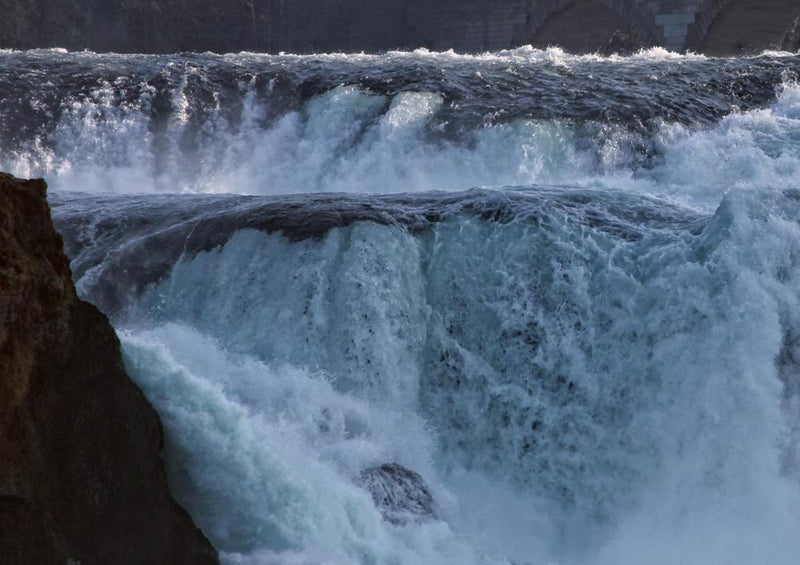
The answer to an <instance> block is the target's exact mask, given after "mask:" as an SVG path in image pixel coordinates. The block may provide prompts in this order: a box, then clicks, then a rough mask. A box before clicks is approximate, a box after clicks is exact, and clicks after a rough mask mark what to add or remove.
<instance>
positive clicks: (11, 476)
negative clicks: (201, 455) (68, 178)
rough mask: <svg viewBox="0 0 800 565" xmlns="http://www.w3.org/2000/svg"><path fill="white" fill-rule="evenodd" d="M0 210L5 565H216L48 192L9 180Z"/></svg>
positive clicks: (1, 540) (3, 179) (0, 191)
mask: <svg viewBox="0 0 800 565" xmlns="http://www.w3.org/2000/svg"><path fill="white" fill-rule="evenodd" d="M0 203H2V206H0V563H3V565H23V564H24V565H50V564H53V565H56V564H59V565H66V564H67V563H69V564H71V565H75V564H83V565H159V564H164V565H181V564H187V565H188V564H192V565H206V564H208V565H211V564H215V563H217V562H218V559H217V555H216V552H215V550H214V549H213V548H212V547H211V545H210V543H209V542H208V541H207V540H206V538H205V537H204V536H203V534H202V532H200V530H198V529H197V528H196V527H195V525H194V524H193V523H192V521H191V518H190V517H189V516H188V514H186V512H185V511H184V510H183V509H182V508H181V507H180V506H179V505H178V504H177V503H176V502H174V501H173V500H172V498H171V496H170V493H169V489H168V486H167V481H166V475H165V473H164V469H163V464H162V461H161V459H160V452H161V448H162V444H163V434H162V429H161V424H160V421H159V419H158V416H157V415H156V413H155V411H154V410H153V409H152V407H151V406H150V405H149V404H148V402H147V400H146V399H145V398H144V396H143V395H142V393H141V392H140V391H139V389H138V388H137V387H136V386H135V385H134V384H133V383H132V382H131V381H130V380H129V379H128V377H127V376H126V374H125V372H124V370H123V367H122V361H121V357H120V351H119V342H118V340H117V337H116V334H115V333H114V330H113V329H112V327H111V325H110V324H109V322H108V320H107V318H106V317H105V316H104V315H103V314H102V313H101V312H100V311H98V310H97V309H96V308H95V307H93V306H91V305H90V304H87V303H85V302H82V301H81V300H79V299H78V297H77V295H76V293H75V288H74V286H73V283H72V279H71V273H70V268H69V262H68V260H67V258H66V256H65V255H64V253H63V251H62V241H61V237H60V236H59V235H58V233H57V232H56V231H55V228H54V227H53V224H52V222H51V219H50V211H49V208H48V205H47V201H46V185H45V183H44V182H43V181H41V180H32V181H22V180H19V179H15V178H14V177H11V176H9V175H5V174H0Z"/></svg>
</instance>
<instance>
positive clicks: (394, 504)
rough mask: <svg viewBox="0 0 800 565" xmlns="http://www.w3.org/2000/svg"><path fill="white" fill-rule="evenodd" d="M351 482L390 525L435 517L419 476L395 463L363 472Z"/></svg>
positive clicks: (429, 494)
mask: <svg viewBox="0 0 800 565" xmlns="http://www.w3.org/2000/svg"><path fill="white" fill-rule="evenodd" d="M354 482H355V484H356V485H358V486H360V487H361V488H363V489H365V490H366V491H368V492H369V493H370V494H371V495H372V500H373V502H374V503H375V506H376V507H377V508H378V510H380V512H381V514H382V515H383V518H384V519H385V520H388V521H389V522H392V523H393V524H404V523H406V522H408V521H411V520H413V521H417V522H420V521H424V520H432V519H436V518H437V517H438V516H437V514H438V513H437V510H436V503H435V502H434V500H433V496H431V493H430V491H429V490H428V487H427V485H426V484H425V481H423V480H422V477H420V476H419V475H418V474H417V473H415V472H414V471H411V470H410V469H406V468H405V467H403V466H401V465H398V464H397V463H389V464H386V465H381V466H380V467H370V468H369V469H364V470H363V471H361V473H359V475H358V476H357V477H356V478H355V480H354Z"/></svg>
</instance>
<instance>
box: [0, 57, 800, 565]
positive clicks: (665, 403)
mask: <svg viewBox="0 0 800 565" xmlns="http://www.w3.org/2000/svg"><path fill="white" fill-rule="evenodd" d="M0 69H1V70H0V89H2V100H3V101H2V103H0V124H2V131H0V137H1V138H2V140H1V143H2V144H1V145H0V168H4V169H7V170H11V171H12V172H14V173H15V174H17V175H22V176H39V175H41V176H45V177H47V178H48V180H50V181H51V186H52V188H53V191H52V192H51V196H50V198H51V204H52V206H53V210H54V216H55V219H56V222H57V225H58V227H59V228H60V229H61V231H62V233H63V234H64V236H65V243H66V248H67V252H68V253H69V254H70V256H71V257H72V265H73V271H74V274H75V278H76V280H77V285H78V289H79V292H80V293H81V294H82V295H83V296H84V297H85V298H86V299H88V300H90V301H93V302H95V303H96V304H98V305H99V306H100V307H101V308H102V309H104V310H105V311H106V312H108V313H109V315H110V316H111V317H112V320H113V321H114V323H115V324H116V326H117V329H118V330H119V332H120V336H121V340H122V343H123V349H124V356H125V363H126V367H127V369H128V372H129V373H130V375H131V377H132V378H133V379H134V380H135V381H136V382H137V383H138V384H139V385H140V386H141V387H142V389H143V390H144V392H145V393H146V395H147V396H148V398H149V399H150V401H151V402H152V403H153V404H154V406H155V407H156V409H157V410H158V412H159V414H160V415H161V418H162V420H163V422H164V424H165V429H166V432H167V446H166V450H165V461H166V464H167V468H168V473H169V476H170V481H171V485H172V488H173V491H174V493H175V496H176V497H177V498H178V500H179V501H180V502H181V503H182V504H184V505H185V506H186V508H187V509H188V510H189V512H190V514H191V515H192V517H193V518H194V519H195V521H196V522H197V524H198V525H199V526H200V527H201V528H202V529H203V530H204V532H205V533H206V534H207V535H208V536H209V538H210V539H211V541H212V542H213V543H214V545H215V546H216V547H217V548H218V549H219V550H220V552H221V555H222V557H223V561H224V562H225V563H230V564H234V563H235V564H240V563H241V564H266V563H270V564H271V563H280V564H290V563H314V564H318V563H336V564H339V563H343V564H344V563H354V564H355V563H375V564H384V563H385V564H439V563H441V564H446V563H452V564H467V563H497V564H500V563H513V564H517V565H521V564H537V565H538V564H548V563H559V564H575V565H611V564H614V565H634V564H636V565H640V564H665V565H666V564H673V565H674V564H678V563H680V564H697V565H701V564H702V565H715V564H726V565H729V564H740V565H753V564H762V563H769V564H780V565H783V564H785V565H793V564H795V563H797V560H798V556H799V555H800V471H798V469H799V468H800V467H799V465H800V374H799V371H800V369H799V367H800V365H798V363H800V270H799V269H798V265H800V222H798V218H800V87H799V86H797V84H796V82H795V81H796V76H797V73H798V71H800V56H790V55H788V54H779V53H771V54H770V53H768V54H764V55H762V56H759V57H751V58H739V59H725V60H723V59H706V58H704V57H698V56H691V55H689V56H677V55H672V54H669V53H665V52H663V51H660V50H652V51H649V52H644V53H641V54H639V55H636V56H634V57H629V58H617V57H614V58H610V59H604V58H600V57H594V56H589V57H573V56H570V55H566V54H564V53H562V52H560V51H558V50H549V51H536V50H531V49H520V50H516V51H510V52H502V53H496V54H486V55H482V56H476V57H467V56H459V55H455V54H452V53H441V54H437V53H428V52H424V51H420V52H415V53H390V54H385V55H382V56H367V55H329V56H314V57H296V56H275V57H271V56H262V55H254V54H239V55H226V56H212V55H188V56H168V57H148V56H121V55H120V56H114V55H108V56H99V55H95V54H91V53H80V54H79V53H75V54H73V53H65V52H57V51H38V52H26V53H20V52H6V53H3V54H1V55H0ZM476 187H479V188H476ZM330 192H344V193H348V194H325V193H330ZM178 193H193V194H178ZM201 193H202V194H201ZM207 193H214V194H207ZM222 193H234V194H222ZM376 193H377V194H376ZM390 193H391V194H390ZM387 463H397V464H399V465H401V466H402V467H404V468H406V469H409V470H412V471H414V472H415V473H418V474H419V475H420V476H421V479H422V480H423V481H424V483H425V485H426V488H427V489H428V490H429V492H430V494H431V496H432V498H433V500H434V501H435V506H436V508H435V512H430V513H429V514H427V515H419V516H417V515H409V516H407V519H398V520H386V519H384V518H385V513H382V509H381V508H379V506H380V505H379V504H378V505H377V506H376V499H374V497H373V496H372V495H371V493H369V492H367V490H366V489H365V488H364V483H363V481H360V480H359V477H360V476H362V475H361V474H362V473H364V472H365V470H368V469H375V468H379V466H381V465H384V464H387ZM409 488H413V487H409Z"/></svg>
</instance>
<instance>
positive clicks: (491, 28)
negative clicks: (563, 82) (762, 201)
mask: <svg viewBox="0 0 800 565" xmlns="http://www.w3.org/2000/svg"><path fill="white" fill-rule="evenodd" d="M0 12H1V13H3V14H4V18H2V19H0V47H13V48H29V47H52V46H59V47H67V48H70V49H84V48H86V49H92V50H95V51H122V52H130V51H139V52H174V51H206V50H208V51H217V52H226V51H241V50H251V51H266V52H278V51H286V52H295V53H308V52H315V51H316V52H322V51H367V52H370V51H383V50H388V49H413V48H415V47H428V48H430V49H435V50H447V49H455V50H456V51H461V52H480V51H487V50H498V49H508V48H513V47H518V46H521V45H527V44H531V45H534V46H537V47H546V46H548V45H558V46H562V47H564V48H565V49H566V50H568V51H571V52H576V53H580V52H593V51H597V50H604V51H613V50H616V49H618V48H621V49H620V50H622V51H625V50H630V49H633V48H636V47H647V46H655V45H660V46H664V47H666V48H667V49H670V50H673V51H685V50H691V51H696V52H708V53H709V54H738V53H742V52H753V51H761V50H763V49H766V48H780V47H782V46H783V47H785V48H792V49H796V48H797V47H800V45H796V43H797V41H800V39H798V38H800V25H798V24H797V22H798V17H799V16H800V0H69V1H65V0H0ZM793 26H794V29H795V31H792V29H793ZM612 37H614V38H615V41H614V42H613V43H611V44H609V43H610V41H611V39H612ZM620 38H622V39H621V40H620Z"/></svg>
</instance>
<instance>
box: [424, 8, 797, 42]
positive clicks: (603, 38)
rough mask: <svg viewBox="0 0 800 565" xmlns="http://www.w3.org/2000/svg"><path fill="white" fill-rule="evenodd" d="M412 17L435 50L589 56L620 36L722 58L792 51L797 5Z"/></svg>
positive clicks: (460, 11)
mask: <svg viewBox="0 0 800 565" xmlns="http://www.w3.org/2000/svg"><path fill="white" fill-rule="evenodd" d="M415 10H417V12H416V13H417V14H418V15H421V17H418V18H417V19H418V20H421V21H422V23H423V26H424V34H423V35H424V37H425V38H427V39H428V43H429V44H430V46H431V47H433V48H435V49H447V48H454V49H456V50H460V51H484V50H496V49H503V48H509V47H515V46H519V45H525V44H532V45H534V46H538V47H544V46H547V45H560V46H566V47H567V48H568V50H570V51H573V52H591V51H596V50H598V49H601V48H603V47H604V46H605V45H606V44H607V42H608V41H609V39H610V38H611V35H612V34H613V33H614V31H616V30H620V31H624V32H626V33H628V34H631V35H632V36H633V37H634V38H636V39H637V40H638V41H639V43H640V44H641V45H643V46H655V45H660V46H663V47H665V48H667V49H669V50H671V51H679V52H680V51H686V50H691V51H696V52H703V51H706V50H708V51H709V53H713V54H717V55H721V54H736V53H741V52H748V51H761V50H763V49H768V48H773V49H777V48H780V47H782V46H787V45H785V42H786V41H787V37H788V35H789V32H790V30H791V28H792V26H793V23H794V22H796V21H797V19H798V17H800V0H501V1H498V0H494V1H486V0H483V1H481V0H461V1H458V0H441V1H439V2H430V1H428V2H422V3H420V5H419V6H418V7H417V8H416V9H415ZM709 35H711V37H709ZM787 47H793V46H791V45H788V46H787ZM570 48H571V49H570Z"/></svg>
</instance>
